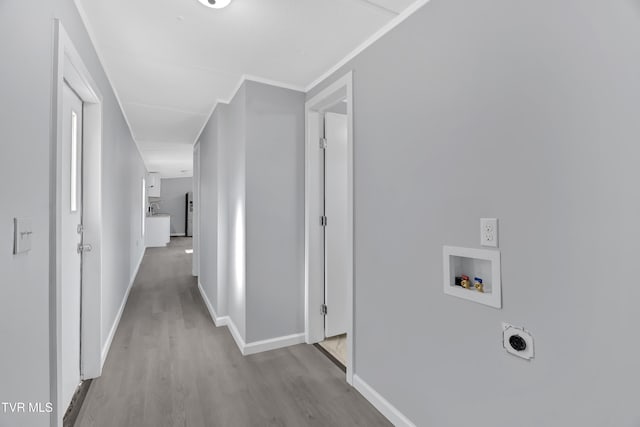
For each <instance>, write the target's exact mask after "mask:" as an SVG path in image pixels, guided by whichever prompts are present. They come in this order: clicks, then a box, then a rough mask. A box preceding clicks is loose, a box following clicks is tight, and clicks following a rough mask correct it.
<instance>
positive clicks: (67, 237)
mask: <svg viewBox="0 0 640 427" xmlns="http://www.w3.org/2000/svg"><path fill="white" fill-rule="evenodd" d="M62 120H63V122H62V123H63V126H62V138H63V147H62V218H61V220H62V230H61V234H62V235H61V241H62V256H61V258H62V285H61V315H62V399H61V402H60V403H61V405H62V410H66V408H67V407H68V406H69V403H70V402H71V398H72V397H73V394H74V393H75V391H76V388H77V387H78V384H79V383H80V298H81V291H80V287H81V277H82V253H81V251H79V250H78V248H79V246H78V245H81V244H82V100H81V99H80V98H78V96H77V95H76V94H75V93H74V92H73V91H72V90H71V88H69V86H67V85H66V84H65V85H64V96H63V115H62Z"/></svg>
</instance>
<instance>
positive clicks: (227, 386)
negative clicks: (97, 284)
mask: <svg viewBox="0 0 640 427" xmlns="http://www.w3.org/2000/svg"><path fill="white" fill-rule="evenodd" d="M190 247H191V239H190V238H172V239H171V243H170V244H169V246H168V247H167V248H149V249H147V252H146V254H145V257H144V259H143V261H142V265H141V266H140V271H139V273H138V276H137V277H136V280H135V283H134V286H133V288H132V289H131V294H130V296H129V301H128V302H127V305H126V307H125V310H124V313H123V315H122V319H121V321H120V326H119V327H118V330H117V332H116V334H115V337H114V340H113V344H112V346H111V350H110V352H109V356H108V357H107V360H106V362H105V366H104V370H103V373H102V376H101V377H100V378H97V379H95V380H94V381H93V382H92V384H91V387H90V389H89V392H88V394H87V397H86V399H85V402H84V404H83V407H82V409H81V411H80V414H79V416H78V420H77V422H76V424H75V425H76V426H77V427H85V426H100V427H106V426H109V427H129V426H131V427H134V426H135V427H145V426H149V427H163V426H188V427H201V426H202V427H204V426H207V427H218V426H219V427H253V426H291V427H303V426H323V427H328V426H345V427H347V426H349V427H351V426H367V427H374V426H391V424H390V423H389V422H388V421H387V420H386V419H385V418H384V417H383V416H382V415H381V414H380V413H379V412H378V411H377V410H376V409H375V408H374V407H373V406H372V405H371V404H369V402H367V401H366V400H365V399H364V398H363V397H362V396H361V395H360V394H359V393H358V392H357V391H356V390H355V389H353V388H352V387H350V386H349V385H348V384H347V383H346V382H345V379H344V373H343V372H342V371H340V369H338V368H337V367H336V366H335V365H334V364H333V363H332V362H331V361H330V360H329V359H328V358H327V357H326V356H324V355H323V354H322V353H321V352H320V351H319V350H317V349H316V348H314V347H313V346H310V345H306V344H300V345H296V346H293V347H289V348H284V349H279V350H274V351H269V352H265V353H259V354H254V355H251V356H242V354H241V353H240V351H239V350H238V348H237V347H236V344H235V342H234V340H233V338H232V337H231V335H230V333H229V331H228V330H227V328H226V327H221V328H216V327H215V326H214V324H213V321H212V320H211V318H210V317H209V313H208V312H207V309H206V307H205V305H204V302H203V301H202V298H201V296H200V293H199V291H198V287H197V279H196V278H194V277H192V276H191V257H192V256H191V255H189V254H186V253H185V249H188V248H190Z"/></svg>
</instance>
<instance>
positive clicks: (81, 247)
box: [77, 243, 93, 254]
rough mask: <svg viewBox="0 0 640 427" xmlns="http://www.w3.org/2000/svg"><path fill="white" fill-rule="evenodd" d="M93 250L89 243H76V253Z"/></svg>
mask: <svg viewBox="0 0 640 427" xmlns="http://www.w3.org/2000/svg"><path fill="white" fill-rule="evenodd" d="M92 250H93V247H92V246H91V245H83V244H82V243H78V249H77V251H78V253H79V254H82V253H85V252H91V251H92Z"/></svg>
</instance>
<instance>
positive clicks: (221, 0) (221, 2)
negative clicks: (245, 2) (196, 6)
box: [198, 0, 231, 9]
mask: <svg viewBox="0 0 640 427" xmlns="http://www.w3.org/2000/svg"><path fill="white" fill-rule="evenodd" d="M198 1H199V2H200V3H202V4H203V5H205V6H207V7H211V8H213V9H222V8H223V7H227V6H229V3H231V0H198Z"/></svg>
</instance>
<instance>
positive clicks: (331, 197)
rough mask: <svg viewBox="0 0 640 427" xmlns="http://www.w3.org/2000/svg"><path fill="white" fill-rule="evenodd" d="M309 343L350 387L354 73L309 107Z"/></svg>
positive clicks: (307, 216)
mask: <svg viewBox="0 0 640 427" xmlns="http://www.w3.org/2000/svg"><path fill="white" fill-rule="evenodd" d="M305 109H306V129H307V135H306V173H305V175H306V176H305V190H306V191H305V339H306V342H307V343H309V344H318V346H319V347H320V348H321V349H322V350H323V352H324V353H325V354H328V355H329V356H330V358H331V359H332V360H333V361H334V362H336V363H337V364H338V365H343V366H344V368H345V371H346V375H347V382H348V383H350V384H351V382H352V379H353V372H354V363H353V362H354V359H353V354H354V352H353V342H354V339H353V283H354V281H353V91H352V74H351V73H349V74H347V75H346V76H344V77H343V78H341V79H339V80H338V81H336V82H335V83H334V84H332V85H331V86H329V87H328V88H326V89H325V90H323V91H322V92H320V93H319V94H318V95H316V96H314V97H313V98H312V99H311V100H309V101H308V102H307V103H306V106H305Z"/></svg>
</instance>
